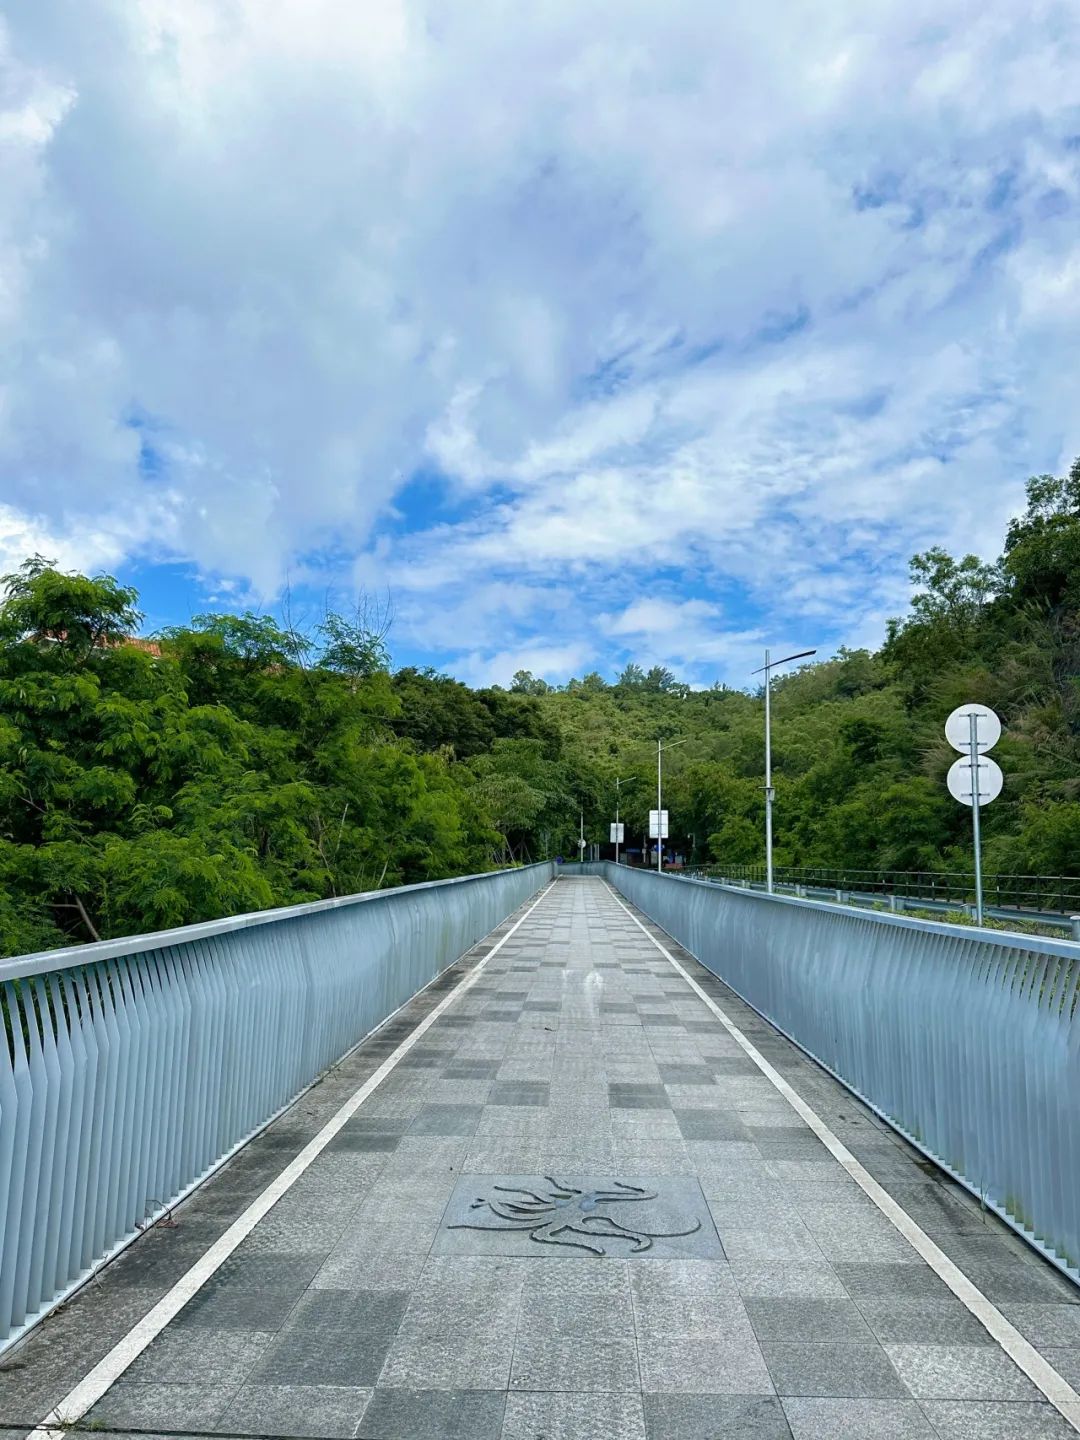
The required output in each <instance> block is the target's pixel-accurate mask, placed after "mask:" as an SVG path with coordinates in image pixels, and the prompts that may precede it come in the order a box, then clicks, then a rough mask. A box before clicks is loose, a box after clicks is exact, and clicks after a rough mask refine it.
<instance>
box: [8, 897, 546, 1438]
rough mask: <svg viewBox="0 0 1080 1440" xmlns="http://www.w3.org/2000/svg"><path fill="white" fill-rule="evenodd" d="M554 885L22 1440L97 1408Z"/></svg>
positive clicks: (65, 1427) (64, 1428)
mask: <svg viewBox="0 0 1080 1440" xmlns="http://www.w3.org/2000/svg"><path fill="white" fill-rule="evenodd" d="M555 884H556V882H555V881H554V880H552V881H551V882H550V883H549V884H548V885H547V886H546V887H545V888H544V889H543V890H542V891H541V892H540V894H539V895H538V896H537V897H536V899H535V900H534V901H533V902H532V904H531V905H530V906H529V908H528V909H527V910H526V911H525V913H524V915H522V916H521V917H520V918H519V919H518V920H516V921H515V922H514V924H513V925H512V926H511V927H510V929H509V930H508V931H507V932H506V934H505V935H503V936H502V938H501V939H500V940H498V941H497V942H496V943H495V944H494V945H493V946H492V948H491V949H490V950H489V951H488V953H487V954H486V955H485V956H483V957H482V959H480V960H479V961H478V962H477V964H476V965H475V966H474V967H473V969H472V970H470V971H469V973H468V975H466V976H465V977H464V978H463V979H462V980H461V981H460V982H459V983H458V984H457V985H455V986H454V988H453V989H452V990H451V991H449V992H448V993H447V994H446V995H444V996H443V998H442V1000H440V1001H439V1003H438V1005H436V1006H435V1008H434V1010H432V1011H431V1012H430V1013H429V1014H428V1015H426V1016H425V1017H424V1018H423V1020H421V1021H420V1023H419V1024H418V1025H417V1026H416V1029H415V1030H413V1031H412V1033H411V1034H409V1035H407V1036H406V1037H405V1039H404V1040H403V1041H402V1042H401V1044H400V1045H399V1046H398V1047H397V1049H396V1050H394V1051H393V1052H392V1054H390V1055H388V1056H387V1057H386V1059H385V1060H384V1061H383V1062H382V1064H381V1065H380V1066H379V1068H378V1069H377V1070H376V1071H374V1073H373V1074H371V1075H369V1076H368V1078H367V1079H366V1080H365V1081H364V1083H363V1084H362V1085H361V1086H360V1087H359V1088H358V1089H356V1090H354V1091H353V1093H352V1095H351V1096H350V1097H349V1099H348V1100H346V1101H345V1103H344V1104H343V1105H342V1106H341V1108H340V1109H339V1110H337V1111H336V1112H335V1113H334V1114H333V1115H332V1116H331V1118H330V1119H329V1120H328V1121H327V1122H326V1124H325V1125H324V1126H323V1127H322V1129H321V1130H319V1131H318V1132H317V1134H315V1135H314V1136H313V1137H312V1138H311V1139H310V1140H309V1141H308V1143H307V1144H306V1145H305V1146H304V1148H303V1150H301V1151H300V1153H299V1155H297V1156H296V1157H295V1158H294V1159H293V1160H292V1161H290V1163H289V1164H288V1165H286V1167H285V1169H284V1170H282V1171H281V1173H280V1174H279V1175H277V1176H276V1177H275V1178H274V1179H273V1180H272V1181H271V1182H270V1184H269V1185H268V1186H267V1187H266V1189H265V1190H264V1191H263V1192H262V1193H261V1194H260V1195H258V1196H256V1198H255V1199H254V1200H253V1201H252V1202H251V1204H250V1205H248V1206H247V1208H246V1209H245V1210H244V1211H243V1213H242V1214H240V1215H239V1216H237V1218H236V1219H235V1220H234V1221H233V1223H232V1224H231V1225H230V1226H229V1228H228V1229H227V1230H226V1231H225V1233H224V1234H223V1235H222V1236H221V1237H220V1238H219V1239H218V1240H216V1241H215V1242H214V1244H213V1245H211V1246H210V1248H209V1250H207V1251H206V1252H205V1254H203V1255H202V1256H201V1257H200V1258H199V1259H198V1260H196V1262H195V1264H194V1265H192V1266H191V1268H190V1269H189V1270H187V1271H186V1272H185V1273H184V1274H183V1275H181V1277H180V1279H179V1280H178V1281H177V1282H176V1284H175V1285H174V1286H173V1287H172V1289H170V1290H169V1291H168V1292H167V1293H166V1294H165V1295H163V1296H162V1298H161V1299H160V1300H159V1301H158V1302H157V1304H156V1305H154V1306H153V1308H152V1309H150V1310H148V1311H147V1313H146V1314H145V1315H144V1316H143V1317H142V1319H141V1320H140V1321H138V1323H137V1324H135V1325H133V1326H132V1328H131V1329H130V1330H129V1331H128V1333H127V1334H126V1335H125V1336H123V1338H122V1339H120V1340H118V1341H117V1342H116V1344H115V1345H114V1346H113V1347H112V1349H111V1350H109V1351H108V1352H107V1354H105V1355H103V1356H102V1358H101V1359H100V1360H99V1361H98V1362H97V1364H96V1365H95V1366H93V1368H92V1369H91V1370H89V1371H88V1372H87V1373H86V1375H84V1376H83V1378H82V1379H81V1380H80V1381H79V1383H78V1384H77V1385H76V1386H75V1387H74V1388H73V1389H72V1390H70V1391H69V1392H68V1393H67V1395H65V1396H64V1398H63V1399H62V1400H60V1401H59V1402H58V1403H57V1404H56V1405H55V1406H54V1407H53V1409H52V1410H50V1411H49V1413H48V1414H47V1415H46V1416H44V1417H43V1419H41V1420H40V1421H39V1422H38V1424H37V1425H36V1426H35V1428H34V1429H33V1430H32V1431H31V1432H30V1434H29V1435H28V1436H27V1440H70V1434H69V1432H70V1429H71V1427H72V1426H73V1425H76V1424H78V1422H79V1421H80V1420H81V1419H82V1418H83V1416H84V1415H85V1414H86V1413H87V1411H89V1410H90V1409H92V1408H93V1406H95V1405H96V1404H97V1402H98V1401H99V1400H100V1399H101V1398H102V1396H103V1395H105V1394H106V1393H107V1391H108V1390H110V1389H111V1388H112V1386H113V1385H114V1384H115V1383H116V1382H117V1380H119V1379H120V1377H121V1376H122V1375H123V1374H124V1373H125V1371H126V1370H127V1369H128V1368H129V1367H130V1366H131V1365H133V1364H134V1363H135V1361H136V1360H137V1359H138V1358H139V1356H140V1355H141V1354H142V1353H143V1351H144V1350H145V1349H146V1348H147V1346H149V1345H150V1344H151V1343H152V1342H153V1341H154V1340H156V1339H157V1337H158V1336H159V1335H160V1334H161V1332H162V1331H163V1330H164V1329H165V1327H166V1326H167V1325H168V1324H169V1323H170V1322H171V1321H173V1320H175V1318H176V1317H177V1315H179V1313H180V1311H181V1310H182V1309H183V1308H184V1306H185V1305H186V1304H187V1303H188V1301H189V1300H192V1299H193V1298H194V1297H195V1295H197V1294H198V1292H199V1291H200V1290H201V1289H202V1287H203V1286H204V1285H205V1284H206V1282H207V1281H208V1280H209V1279H211V1278H212V1277H213V1276H214V1275H215V1274H216V1273H217V1271H218V1270H220V1269H221V1267H222V1265H224V1263H225V1261H226V1260H227V1259H228V1258H229V1256H230V1255H231V1254H232V1253H233V1251H234V1250H236V1249H237V1247H238V1246H239V1245H240V1244H241V1242H242V1241H244V1240H246V1239H247V1237H248V1236H249V1235H250V1234H251V1232H252V1231H253V1230H254V1229H255V1227H256V1225H258V1223H259V1221H260V1220H262V1219H263V1218H264V1216H266V1215H267V1214H268V1213H269V1212H270V1210H272V1209H273V1207H274V1206H275V1205H276V1204H277V1202H278V1201H279V1200H280V1199H281V1198H282V1196H283V1195H285V1194H287V1192H288V1191H289V1190H290V1189H291V1188H292V1187H293V1185H295V1183H296V1182H297V1180H299V1178H300V1176H301V1175H303V1173H304V1171H305V1170H307V1169H308V1168H309V1166H310V1165H311V1164H312V1163H313V1162H314V1161H315V1160H317V1159H318V1157H319V1156H320V1155H321V1154H322V1152H323V1151H324V1150H325V1149H326V1147H327V1145H329V1144H330V1141H331V1140H333V1138H334V1136H335V1135H337V1133H338V1132H339V1131H340V1130H341V1129H342V1127H343V1126H344V1125H345V1124H346V1123H347V1122H348V1121H349V1120H351V1119H352V1117H353V1115H355V1114H356V1112H357V1110H359V1108H360V1106H361V1105H362V1104H363V1103H364V1101H365V1100H367V1099H368V1097H369V1096H370V1095H371V1094H372V1093H373V1092H374V1091H375V1090H377V1089H378V1087H379V1086H380V1085H381V1084H382V1082H383V1081H384V1080H385V1079H386V1077H387V1076H388V1075H389V1074H390V1073H391V1072H392V1071H393V1070H394V1069H395V1067H396V1066H397V1065H398V1063H399V1062H400V1061H401V1060H402V1059H404V1057H405V1056H406V1055H407V1054H408V1053H409V1051H410V1050H411V1049H412V1048H413V1046H414V1045H415V1044H416V1043H417V1041H418V1040H420V1039H421V1038H422V1037H423V1036H424V1035H426V1034H427V1032H428V1031H429V1030H430V1029H431V1027H432V1026H433V1025H434V1024H435V1023H436V1021H437V1020H439V1019H440V1018H441V1016H442V1015H443V1014H444V1013H445V1012H446V1011H447V1010H448V1009H449V1007H450V1006H451V1005H452V1004H453V1003H454V1001H455V1000H457V999H459V998H460V996H462V995H464V993H465V992H466V991H467V990H469V989H471V988H472V986H473V985H475V983H476V981H477V980H478V979H479V977H480V975H481V974H482V972H483V970H484V967H485V966H486V965H487V963H488V961H489V960H491V959H492V958H493V957H494V956H495V955H497V954H498V952H499V951H500V950H501V949H502V947H503V946H504V945H505V944H506V942H507V940H509V939H510V937H511V936H512V935H513V934H514V933H515V932H516V931H517V930H519V929H520V928H521V926H522V925H524V923H525V921H526V920H528V918H529V916H530V915H531V914H532V913H533V911H534V910H535V909H536V907H537V906H538V905H539V904H541V902H542V901H543V900H545V899H546V898H547V896H548V895H550V894H551V891H552V889H553V888H554V886H555ZM417 993H422V992H417Z"/></svg>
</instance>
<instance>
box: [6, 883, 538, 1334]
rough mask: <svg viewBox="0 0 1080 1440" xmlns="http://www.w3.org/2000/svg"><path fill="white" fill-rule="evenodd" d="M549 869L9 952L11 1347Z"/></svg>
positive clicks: (8, 1287)
mask: <svg viewBox="0 0 1080 1440" xmlns="http://www.w3.org/2000/svg"><path fill="white" fill-rule="evenodd" d="M551 873H552V866H551V865H550V863H548V862H544V863H542V864H539V865H530V866H526V867H522V868H521V869H516V870H503V871H498V872H495V873H493V874H490V875H474V876H465V877H462V878H461V879H456V880H440V881H435V882H431V883H429V884H424V885H407V886H402V887H400V888H397V889H393V890H381V891H375V892H372V893H370V894H365V895H354V896H349V897H346V898H344V899H341V900H329V901H320V902H317V903H316V904H312V905H298V906H293V907H291V908H288V909H284V910H271V911H266V912H262V913H259V914H253V915H241V916H234V917H231V918H229V919H225V920H216V921H211V922H210V923H208V924H204V925H189V926H185V927H184V928H182V929H179V930H171V931H164V932H161V933H159V934H156V935H142V936H136V937H132V938H129V939H124V940H113V941H105V942H103V943H101V944H96V945H84V946H78V947H73V948H70V949H64V950H52V951H46V952H44V953H42V954H39V955H28V956H22V957H19V958H17V959H14V960H4V961H0V1016H2V1019H3V1025H4V1036H5V1042H6V1043H4V1044H3V1045H0V1348H3V1346H4V1344H6V1343H10V1342H11V1341H13V1340H14V1339H16V1338H17V1337H18V1336H19V1335H20V1334H22V1333H23V1332H24V1331H25V1330H26V1329H28V1328H29V1326H30V1325H32V1324H33V1323H34V1322H35V1321H36V1320H38V1319H40V1318H41V1317H42V1316H43V1315H45V1314H47V1313H48V1311H49V1310H50V1309H52V1308H53V1306H55V1305H56V1304H57V1303H59V1302H60V1300H62V1299H64V1298H65V1297H66V1296H68V1295H70V1294H71V1293H72V1291H73V1290H75V1289H76V1288H77V1287H78V1286H79V1285H80V1284H81V1283H82V1282H83V1281H85V1280H86V1279H87V1278H88V1277H89V1276H90V1275H91V1274H92V1273H93V1272H94V1271H95V1270H96V1269H97V1268H99V1266H100V1265H101V1264H102V1263H104V1261H105V1260H106V1259H108V1258H111V1256H112V1255H114V1254H115V1253H116V1252H117V1251H118V1250H119V1249H121V1248H123V1246H124V1245H125V1244H127V1243H129V1242H130V1241H131V1240H132V1239H133V1238H134V1237H135V1236H136V1235H137V1234H138V1233H139V1232H140V1231H141V1230H142V1229H144V1228H145V1227H146V1225H148V1224H150V1223H153V1221H154V1220H155V1219H156V1218H158V1217H159V1216H160V1215H161V1214H163V1213H164V1212H165V1211H166V1210H167V1209H168V1208H170V1207H171V1206H172V1205H174V1204H175V1203H176V1202H177V1200H178V1199H180V1198H181V1197H182V1196H183V1195H185V1194H186V1193H187V1192H188V1191H190V1190H191V1189H193V1188H194V1187H195V1186H196V1185H197V1184H199V1183H200V1181H201V1180H203V1179H205V1178H206V1176H207V1175H208V1174H209V1173H211V1171H213V1170H214V1169H216V1168H217V1167H218V1166H219V1165H220V1164H221V1163H222V1161H223V1160H224V1159H225V1158H227V1157H228V1156H229V1155H230V1154H232V1153H233V1151H235V1150H236V1149H237V1148H238V1147H239V1146H241V1145H242V1144H244V1143H245V1142H246V1141H247V1140H249V1139H250V1138H251V1136H252V1135H253V1134H255V1133H256V1132H257V1131H258V1130H260V1129H262V1128H263V1126H265V1125H266V1124H267V1123H268V1122H269V1121H270V1120H271V1119H272V1118H273V1117H274V1116H275V1115H277V1114H279V1113H280V1112H281V1110H282V1109H284V1108H285V1107H286V1106H287V1105H289V1104H290V1103H291V1102H292V1101H293V1100H294V1099H295V1098H296V1097H297V1095H299V1094H300V1093H301V1092H302V1091H303V1090H304V1089H306V1088H307V1086H309V1085H310V1084H311V1083H312V1081H314V1080H315V1079H317V1077H318V1076H319V1075H320V1074H322V1073H323V1072H324V1071H325V1070H326V1069H327V1068H328V1067H329V1066H331V1065H333V1064H334V1063H335V1062H336V1061H337V1060H339V1059H340V1058H341V1057H342V1056H343V1055H345V1054H346V1053H347V1052H348V1051H349V1050H350V1049H351V1048H352V1047H353V1046H354V1045H356V1044H357V1043H358V1042H359V1041H360V1040H362V1039H363V1038H364V1036H366V1035H368V1034H370V1032H371V1031H372V1030H373V1029H375V1027H376V1026H378V1025H379V1024H381V1023H382V1021H384V1020H385V1019H386V1018H387V1017H388V1016H390V1015H391V1014H393V1012H394V1011H395V1010H397V1009H398V1008H399V1007H400V1006H401V1005H403V1004H404V1003H405V1002H406V1001H407V1000H409V999H410V998H411V997H412V996H413V995H414V994H416V992H417V991H419V990H421V989H423V987H424V986H425V985H427V984H429V983H430V982H431V981H432V980H433V979H435V978H436V976H437V975H438V974H439V973H440V972H441V971H442V970H444V969H445V968H446V967H447V966H448V965H450V964H452V963H453V962H454V961H455V960H456V959H457V958H458V957H459V956H460V955H462V954H463V953H464V952H465V951H466V950H468V949H469V948H470V946H472V945H474V944H475V943H476V941H477V940H479V939H481V938H482V937H483V936H484V935H486V934H488V932H489V931H491V930H493V929H494V928H495V926H496V925H498V924H499V923H500V922H501V921H502V920H503V919H505V917H506V916H507V915H509V914H510V913H511V912H512V911H513V910H515V909H516V908H517V907H518V906H519V905H520V904H521V903H522V902H523V901H525V900H526V899H527V898H528V897H529V896H530V895H531V894H533V892H534V891H536V890H537V889H538V888H539V887H540V885H541V884H543V883H544V882H545V881H547V880H548V879H549V878H550V876H551Z"/></svg>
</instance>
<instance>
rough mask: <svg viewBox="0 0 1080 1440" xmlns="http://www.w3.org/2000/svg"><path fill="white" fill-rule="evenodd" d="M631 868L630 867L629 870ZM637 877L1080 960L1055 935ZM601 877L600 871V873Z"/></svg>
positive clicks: (709, 883)
mask: <svg viewBox="0 0 1080 1440" xmlns="http://www.w3.org/2000/svg"><path fill="white" fill-rule="evenodd" d="M610 863H611V862H610V861H599V862H597V864H598V865H606V864H610ZM628 868H629V867H628ZM633 872H634V874H635V875H637V874H641V875H651V876H652V877H653V879H657V880H672V881H674V882H676V883H677V884H679V885H702V886H704V887H705V888H706V889H709V890H723V891H725V892H726V893H728V894H730V895H737V896H741V897H742V898H743V899H744V900H751V901H754V902H759V901H760V902H763V903H765V904H769V905H799V906H802V907H803V908H804V909H810V910H826V911H829V912H830V913H832V914H835V913H837V912H838V911H839V912H841V913H843V914H844V915H849V916H851V918H852V920H853V922H862V921H868V922H869V923H870V924H873V925H889V926H894V927H896V928H898V929H902V930H921V931H923V932H924V933H927V934H931V935H944V936H947V937H948V938H949V939H951V940H969V941H970V940H977V941H978V942H979V943H980V944H981V943H983V942H984V941H985V942H986V943H987V944H989V945H992V946H994V947H996V948H998V949H1009V950H1032V951H1034V952H1035V953H1036V954H1039V955H1058V956H1060V955H1064V956H1065V957H1066V958H1067V959H1075V960H1080V942H1077V941H1074V940H1065V939H1058V937H1057V936H1055V935H1046V936H1043V935H1028V934H1025V933H1024V932H1022V931H1019V930H987V929H982V930H976V929H973V928H972V926H970V925H950V924H949V923H948V921H945V920H920V919H916V917H915V916H913V915H896V914H894V913H893V912H892V911H890V910H857V909H855V908H854V907H853V906H851V905H841V904H838V903H836V902H835V901H831V900H812V899H810V898H809V896H807V897H806V898H803V897H802V896H801V895H781V894H777V893H774V894H772V895H770V894H769V892H768V891H767V890H744V889H743V887H742V886H741V885H724V884H721V883H719V882H717V881H715V880H699V879H698V878H697V876H696V875H677V874H671V873H669V872H665V873H664V874H663V875H657V873H656V871H655V870H645V869H644V868H641V867H638V866H635V867H633ZM597 873H599V871H598V872H597Z"/></svg>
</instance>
